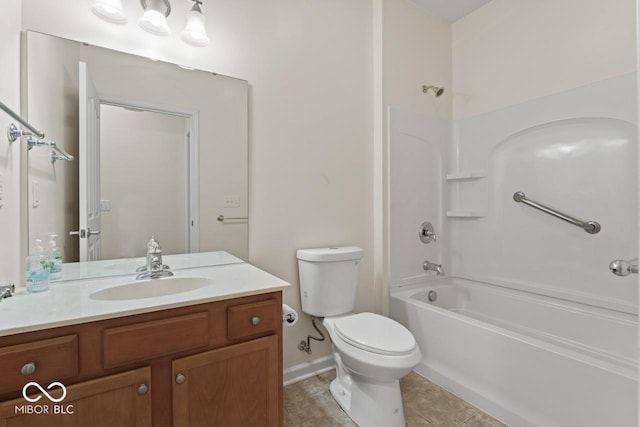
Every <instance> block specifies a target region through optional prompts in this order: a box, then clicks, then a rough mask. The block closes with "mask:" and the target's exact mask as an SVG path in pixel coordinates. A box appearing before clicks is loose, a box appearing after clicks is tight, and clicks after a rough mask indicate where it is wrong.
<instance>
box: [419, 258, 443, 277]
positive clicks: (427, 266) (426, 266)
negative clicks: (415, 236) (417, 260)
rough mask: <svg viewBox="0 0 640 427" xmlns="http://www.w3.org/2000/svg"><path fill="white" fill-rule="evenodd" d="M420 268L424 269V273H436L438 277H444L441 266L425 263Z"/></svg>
mask: <svg viewBox="0 0 640 427" xmlns="http://www.w3.org/2000/svg"><path fill="white" fill-rule="evenodd" d="M422 268H424V269H425V270H426V271H429V270H432V271H435V272H436V273H438V276H444V269H443V268H442V264H434V263H432V262H429V261H425V262H424V263H423V264H422Z"/></svg>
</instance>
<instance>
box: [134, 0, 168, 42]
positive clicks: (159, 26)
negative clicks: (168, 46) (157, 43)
mask: <svg viewBox="0 0 640 427" xmlns="http://www.w3.org/2000/svg"><path fill="white" fill-rule="evenodd" d="M140 4H141V5H142V8H143V9H144V14H143V15H142V17H141V18H140V19H138V25H139V26H140V28H142V29H143V30H145V31H146V32H148V33H151V34H153V35H154V36H162V37H166V36H168V35H169V34H171V30H170V29H169V24H167V17H168V16H169V14H170V13H171V4H170V3H169V0H140Z"/></svg>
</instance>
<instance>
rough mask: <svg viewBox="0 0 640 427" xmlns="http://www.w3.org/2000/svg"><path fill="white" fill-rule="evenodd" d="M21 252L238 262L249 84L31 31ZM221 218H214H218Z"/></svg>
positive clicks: (242, 252) (242, 246)
mask: <svg viewBox="0 0 640 427" xmlns="http://www.w3.org/2000/svg"><path fill="white" fill-rule="evenodd" d="M23 41H24V45H23V48H24V60H25V63H26V67H24V76H23V77H24V80H23V82H24V85H25V86H24V89H25V96H26V115H27V117H28V120H29V121H30V122H31V123H34V124H35V125H36V126H38V127H39V128H40V129H42V130H43V131H44V132H45V133H46V140H51V141H55V143H56V145H57V147H59V148H61V149H62V150H64V151H65V152H66V153H68V154H70V155H72V156H73V157H74V159H73V160H72V161H69V160H63V159H56V158H55V156H53V157H52V152H51V148H50V147H33V148H31V149H29V150H28V155H27V159H28V160H27V161H28V168H27V180H28V184H27V186H28V194H29V197H28V204H29V205H28V208H29V247H30V250H33V248H34V245H35V242H36V239H39V240H41V241H42V245H43V246H44V247H45V249H46V247H47V246H48V241H49V240H50V236H51V235H56V236H57V238H56V240H57V245H58V247H60V249H61V250H62V253H63V261H64V262H65V263H78V262H86V261H104V260H114V259H117V260H122V259H128V258H134V257H142V256H145V254H146V242H147V241H148V240H149V238H150V237H151V236H152V235H153V236H155V237H156V239H157V240H158V241H159V242H160V243H161V245H162V246H163V252H164V253H165V254H183V253H192V252H210V251H227V252H229V253H231V254H232V255H234V256H236V257H238V258H241V259H244V260H246V259H247V256H248V209H247V208H248V205H247V198H248V123H247V121H248V117H247V114H248V105H247V102H248V83H247V82H246V81H244V80H240V79H236V78H233V77H227V76H221V75H216V74H213V73H210V72H204V71H199V70H189V69H184V68H181V67H179V66H177V65H175V64H169V63H165V62H159V61H153V60H152V59H149V58H143V57H139V56H135V55H130V54H125V53H122V52H117V51H113V50H110V49H105V48H100V47H95V46H89V45H87V44H83V43H79V42H76V41H71V40H66V39H61V38H58V37H53V36H49V35H45V34H40V33H36V32H31V31H29V32H26V33H25V35H24V40H23ZM223 218H224V219H223Z"/></svg>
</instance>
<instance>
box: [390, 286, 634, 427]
mask: <svg viewBox="0 0 640 427" xmlns="http://www.w3.org/2000/svg"><path fill="white" fill-rule="evenodd" d="M429 291H435V292H436V299H435V301H434V302H429V299H428V292H429ZM432 296H433V294H432ZM390 312H391V314H392V317H393V318H394V319H396V320H398V321H400V322H401V323H403V324H404V325H405V326H406V327H408V328H409V329H410V330H411V331H413V332H414V335H415V336H416V340H417V342H418V345H419V346H420V347H421V348H423V349H424V352H423V358H422V362H421V363H420V365H418V367H417V368H416V370H417V371H418V372H420V373H421V374H423V375H425V376H426V377H428V378H430V379H431V380H433V381H434V382H436V383H438V384H440V385H441V386H443V387H445V388H447V389H448V390H450V391H452V392H453V393H454V394H456V395H458V396H460V397H462V398H463V399H465V400H467V401H468V402H470V403H472V404H473V405H475V406H477V407H479V408H480V409H482V410H484V411H485V412H487V413H489V414H491V415H492V416H494V417H496V418H498V419H500V420H501V421H503V422H505V423H507V424H509V425H517V426H531V427H533V426H545V427H561V426H562V427H566V426H581V427H601V426H605V425H607V426H613V425H616V426H628V427H632V426H635V425H636V424H635V423H636V414H635V404H636V402H637V382H636V378H637V365H636V362H635V358H636V331H637V326H638V325H637V317H636V316H634V315H630V314H625V313H620V312H615V311H611V310H605V309H601V308H597V307H591V306H586V305H582V304H578V303H571V302H563V301H561V300H557V299H553V298H549V297H544V296H539V295H534V294H530V293H527V292H522V291H515V290H511V289H508V288H504V287H500V286H494V285H489V284H483V283H479V282H472V281H469V280H464V279H457V278H444V279H439V280H434V281H430V282H427V283H425V284H423V285H417V286H407V287H402V288H396V289H393V290H392V293H391V300H390Z"/></svg>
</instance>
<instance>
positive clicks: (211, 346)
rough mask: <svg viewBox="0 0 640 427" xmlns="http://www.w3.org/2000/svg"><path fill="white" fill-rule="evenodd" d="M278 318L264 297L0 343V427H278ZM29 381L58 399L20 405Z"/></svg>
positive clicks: (277, 301) (275, 298) (271, 299)
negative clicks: (40, 410) (38, 409)
mask: <svg viewBox="0 0 640 427" xmlns="http://www.w3.org/2000/svg"><path fill="white" fill-rule="evenodd" d="M281 310H282V296H281V293H280V292H272V293H267V294H261V295H253V296H248V297H242V298H235V299H230V300H224V301H216V302H212V303H208V304H200V305H193V306H188V307H180V308H174V309H168V310H162V311H157V312H153V313H145V314H139V315H133V316H128V317H121V318H114V319H107V320H101V321H97V322H90V323H85V324H79V325H72V326H65V327H61V328H53V329H48V330H43V331H36V332H29V333H24V334H19V335H10V336H6V337H0V366H3V367H4V368H3V369H6V371H5V372H4V374H3V377H2V378H0V427H13V426H21V427H36V426H47V427H49V426H65V427H66V426H78V427H80V426H89V425H90V426H96V427H101V426H103V425H104V426H110V427H111V426H127V427H128V426H131V427H147V426H154V427H170V426H176V427H209V426H225V427H234V426H238V427H240V426H241V427H246V426H251V427H254V426H255V427H258V426H268V427H277V426H282V392H283V390H282V314H281ZM31 381H33V382H37V383H38V384H40V385H41V386H42V387H43V388H44V389H46V388H47V386H48V385H49V384H50V383H51V382H54V381H59V382H61V383H63V384H64V385H65V386H66V391H67V396H66V397H65V399H64V400H63V401H61V402H59V403H54V402H52V401H50V400H49V399H48V398H47V396H45V395H42V398H41V399H40V400H39V401H38V402H35V403H29V402H27V401H26V400H25V399H24V398H23V397H22V388H23V387H24V386H25V385H26V384H27V383H28V382H31ZM28 390H29V393H28V394H29V396H30V397H31V396H32V393H33V397H35V396H37V394H36V392H37V388H36V387H35V386H31V387H30V388H29V389H28ZM56 393H57V394H56ZM61 393H62V390H61V389H60V388H57V387H55V386H54V387H53V388H52V391H51V395H52V397H54V399H55V398H59V397H61V396H60V395H61ZM22 405H47V406H48V407H49V410H50V411H53V410H54V409H55V408H54V405H59V406H60V405H61V406H62V409H60V408H59V407H58V409H57V410H58V411H60V410H62V411H64V407H65V406H67V407H68V405H72V410H73V412H74V413H73V414H70V413H57V414H49V415H46V414H40V415H37V414H33V413H24V412H25V411H26V410H27V408H26V407H23V409H22V410H21V411H20V410H17V409H16V407H18V408H20V407H22Z"/></svg>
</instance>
